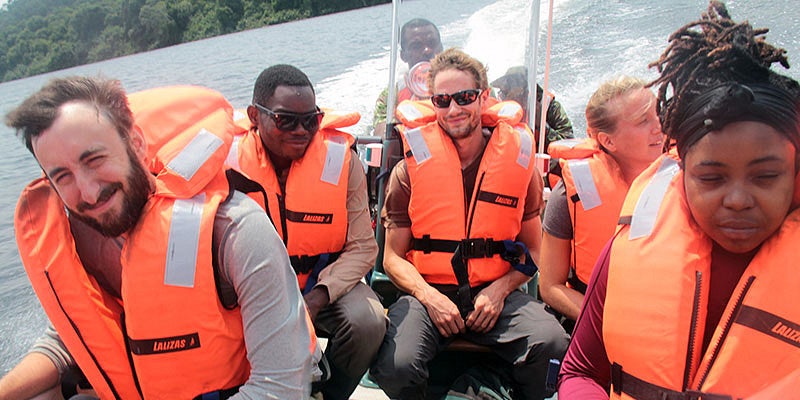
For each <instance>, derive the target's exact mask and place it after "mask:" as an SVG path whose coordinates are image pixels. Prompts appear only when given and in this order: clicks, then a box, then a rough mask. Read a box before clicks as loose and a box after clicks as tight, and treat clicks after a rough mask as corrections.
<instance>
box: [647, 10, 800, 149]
mask: <svg viewBox="0 0 800 400" xmlns="http://www.w3.org/2000/svg"><path fill="white" fill-rule="evenodd" d="M768 31H769V29H766V28H762V29H753V27H752V26H750V23H748V22H747V21H745V22H742V23H736V22H734V21H733V20H731V17H730V14H729V13H728V10H727V8H726V7H725V4H723V3H722V2H721V1H719V0H711V1H710V2H709V5H708V10H707V11H706V12H704V13H703V14H702V16H701V18H700V19H699V20H697V21H694V22H691V23H689V24H687V25H684V26H683V27H681V28H680V29H678V30H677V31H675V32H674V33H673V34H672V35H671V36H670V37H669V42H670V44H669V46H668V47H667V49H666V50H665V51H664V53H663V54H661V57H660V58H659V59H658V60H657V61H655V62H653V63H651V64H650V65H648V67H649V68H653V67H656V68H658V72H659V73H661V76H660V77H659V78H657V79H656V80H654V81H653V82H651V83H650V84H648V86H655V85H660V86H659V87H658V109H659V111H660V113H661V119H662V126H663V128H664V132H665V133H667V134H668V135H672V133H673V131H674V129H675V128H676V127H677V125H678V124H679V123H680V119H681V118H679V116H680V115H681V114H682V112H681V110H682V109H683V108H684V107H685V106H686V105H688V104H689V102H691V100H692V99H693V98H695V97H696V96H697V95H699V94H701V93H702V92H704V91H705V90H706V89H708V88H711V87H713V86H715V85H717V84H720V83H723V82H739V83H743V84H747V83H770V84H773V85H775V86H778V87H780V88H782V89H785V90H787V91H789V92H790V93H791V94H792V95H794V96H797V97H800V86H798V83H797V82H796V81H794V80H792V79H791V78H788V77H785V76H783V75H780V74H777V73H775V72H773V71H771V70H770V69H769V68H770V66H771V65H772V64H774V63H776V62H777V63H780V64H781V65H782V66H783V67H784V68H789V61H788V59H787V57H786V50H784V49H782V48H778V47H775V46H772V45H770V44H769V43H767V42H766V41H765V39H764V37H763V35H764V34H766V33H767V32H768ZM670 87H671V88H672V94H673V96H672V97H671V98H669V99H668V98H667V92H668V89H669V88H670ZM676 117H678V118H676ZM667 142H669V141H667Z"/></svg>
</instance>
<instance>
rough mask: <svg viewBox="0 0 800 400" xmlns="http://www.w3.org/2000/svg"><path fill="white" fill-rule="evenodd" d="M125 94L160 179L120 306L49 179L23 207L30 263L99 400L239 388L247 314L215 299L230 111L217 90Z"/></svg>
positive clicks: (245, 371)
mask: <svg viewBox="0 0 800 400" xmlns="http://www.w3.org/2000/svg"><path fill="white" fill-rule="evenodd" d="M129 99H130V104H131V109H132V110H133V111H134V115H135V116H136V125H137V126H138V127H139V128H140V129H141V130H142V131H143V133H144V135H145V137H146V139H147V141H148V144H149V146H148V152H149V153H148V157H147V159H148V160H149V169H150V171H151V172H152V173H154V174H157V177H156V191H155V194H154V195H153V196H152V197H151V198H150V200H149V201H148V203H147V205H146V206H145V209H144V212H143V215H142V217H141V219H140V221H139V223H138V224H137V225H136V227H134V228H133V229H132V230H131V231H130V232H129V236H128V237H127V239H126V241H125V245H124V246H123V249H122V255H121V260H120V261H121V263H122V266H123V267H122V288H121V289H122V290H121V293H122V302H121V303H120V302H119V301H118V300H117V299H115V298H114V297H113V296H111V295H110V294H109V293H107V292H106V291H105V290H104V289H102V288H101V287H100V285H99V284H98V283H97V281H96V280H95V279H94V277H92V276H89V275H88V274H87V273H86V271H85V269H84V268H83V265H82V264H81V261H80V259H79V257H78V254H77V253H76V250H75V244H74V239H73V237H72V234H71V233H70V228H69V221H68V218H67V216H66V213H65V212H64V206H63V203H62V202H61V200H60V199H59V197H58V195H57V194H56V193H55V191H54V190H52V188H51V187H50V186H49V184H48V183H47V180H46V179H45V178H40V179H38V180H36V181H34V182H32V183H31V184H30V185H29V186H28V187H27V188H26V189H25V191H23V193H22V195H21V196H20V201H19V204H18V207H17V212H16V224H15V225H16V235H17V243H18V245H19V249H20V255H21V257H22V261H23V264H24V265H25V269H26V272H27V273H28V276H29V277H30V279H31V283H32V285H33V288H34V290H35V292H36V294H37V296H38V297H39V299H40V301H41V303H42V305H43V307H44V309H45V311H46V312H47V315H48V317H49V318H50V321H51V322H52V323H53V325H54V326H55V328H56V330H57V331H58V333H59V336H60V337H61V338H62V340H63V341H64V343H65V345H66V347H67V349H68V350H69V351H70V353H71V354H72V356H73V357H74V359H75V360H76V362H77V364H78V366H79V367H80V368H81V370H82V371H83V372H84V374H85V375H86V376H87V378H88V379H89V382H90V383H91V384H92V386H93V387H94V389H95V390H96V391H97V393H98V394H99V395H100V397H101V398H104V399H106V398H108V399H111V398H117V399H139V398H147V399H158V398H164V399H174V398H187V399H188V398H193V397H195V396H197V395H200V394H204V393H209V392H213V391H217V390H222V389H230V388H236V387H237V386H239V385H241V384H243V383H244V382H245V381H246V380H247V378H248V376H249V371H250V366H249V363H248V361H247V358H246V353H245V347H244V337H243V333H242V321H241V315H240V313H239V309H238V308H236V309H233V310H227V309H225V308H224V307H223V306H222V304H221V302H220V300H219V297H218V294H217V291H216V287H215V279H214V271H213V262H212V254H211V247H212V244H211V243H212V231H213V223H214V217H215V215H216V210H217V207H218V205H219V204H220V202H221V201H223V200H224V199H225V198H227V196H228V183H227V180H226V179H225V175H224V173H223V172H222V169H221V167H222V165H223V161H224V159H225V156H226V155H227V152H228V148H229V145H230V141H231V132H232V126H233V125H232V120H231V112H232V108H231V107H230V105H229V104H228V103H227V101H225V99H224V98H223V97H222V96H221V95H220V94H218V93H216V92H213V91H211V90H208V89H202V88H193V87H173V88H162V89H154V90H149V91H145V92H141V93H137V94H133V95H131V96H130V98H129ZM177 121H181V122H182V123H177ZM185 121H190V123H188V124H187V123H185ZM194 121H196V122H194ZM170 138H171V139H170ZM168 247H169V250H168ZM123 312H124V318H123V317H122V316H121V315H122V313H123ZM198 321H203V323H202V324H199V323H198ZM129 359H130V361H129ZM221 365H223V366H225V368H220V366H221Z"/></svg>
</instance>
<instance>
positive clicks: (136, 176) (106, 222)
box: [69, 147, 151, 237]
mask: <svg viewBox="0 0 800 400" xmlns="http://www.w3.org/2000/svg"><path fill="white" fill-rule="evenodd" d="M127 152H128V158H129V160H130V164H131V167H130V170H129V172H128V176H127V177H126V180H125V184H124V185H123V183H122V182H115V183H111V184H109V185H107V186H106V187H104V188H102V189H101V190H100V195H99V196H98V197H97V201H96V202H95V204H97V203H102V202H104V201H106V200H108V199H109V198H111V196H113V195H114V193H116V192H117V191H121V192H122V195H123V198H122V207H121V208H120V210H119V212H118V213H114V210H109V211H108V212H106V213H104V214H102V215H101V216H100V217H99V219H95V218H93V217H89V216H87V215H85V214H83V213H82V211H86V210H87V209H91V208H92V205H91V204H88V203H85V202H81V203H79V204H78V205H77V211H76V210H72V209H70V210H69V211H70V215H72V216H73V217H75V218H77V219H78V220H80V221H82V222H84V223H85V224H87V225H89V226H90V227H92V228H94V229H95V230H97V231H98V232H100V234H102V235H103V236H106V237H117V236H119V235H122V234H123V233H125V232H127V231H129V230H131V229H133V227H134V226H136V223H137V222H139V218H141V216H142V212H143V210H144V206H145V204H147V200H148V199H149V198H150V192H151V190H150V181H149V180H148V179H147V178H148V173H147V171H145V169H144V168H143V167H142V164H141V163H140V162H139V161H138V157H137V156H136V154H135V153H134V152H133V150H132V149H131V148H130V147H129V148H128V150H127Z"/></svg>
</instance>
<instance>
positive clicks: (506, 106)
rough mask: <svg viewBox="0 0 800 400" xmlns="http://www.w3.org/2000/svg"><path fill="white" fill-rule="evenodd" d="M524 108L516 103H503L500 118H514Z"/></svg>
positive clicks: (498, 113)
mask: <svg viewBox="0 0 800 400" xmlns="http://www.w3.org/2000/svg"><path fill="white" fill-rule="evenodd" d="M521 109H522V107H521V106H520V105H519V104H517V103H514V102H505V103H503V107H501V108H500V111H498V112H497V116H498V117H504V118H509V117H513V116H514V115H515V114H516V113H518V112H519V111H520V110H521Z"/></svg>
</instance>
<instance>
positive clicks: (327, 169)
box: [320, 136, 347, 185]
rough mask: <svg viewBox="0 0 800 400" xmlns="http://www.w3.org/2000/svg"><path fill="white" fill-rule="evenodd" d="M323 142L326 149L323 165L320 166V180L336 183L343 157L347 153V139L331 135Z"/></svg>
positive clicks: (339, 175) (337, 182) (341, 167)
mask: <svg viewBox="0 0 800 400" xmlns="http://www.w3.org/2000/svg"><path fill="white" fill-rule="evenodd" d="M325 144H326V145H327V148H328V149H327V151H326V152H325V165H324V166H323V167H322V176H321V177H320V180H321V181H323V182H327V183H330V184H331V185H338V184H339V177H341V175H342V169H343V167H344V158H345V155H346V154H347V141H345V140H344V138H343V137H339V136H331V137H329V138H328V139H327V140H325Z"/></svg>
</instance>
